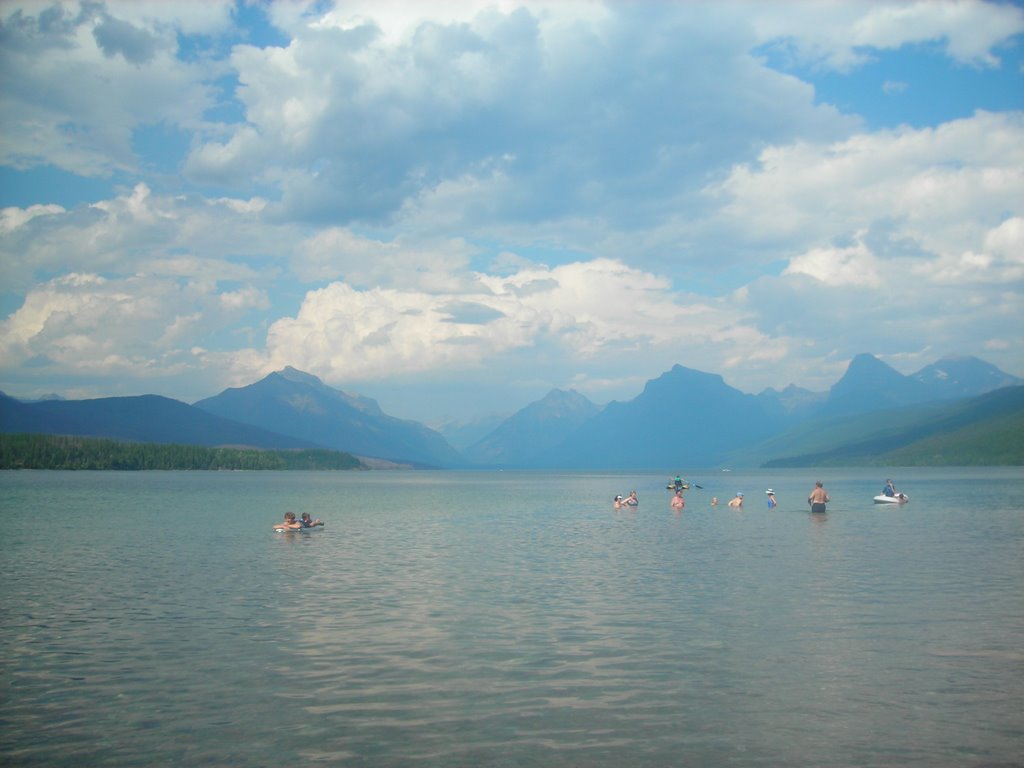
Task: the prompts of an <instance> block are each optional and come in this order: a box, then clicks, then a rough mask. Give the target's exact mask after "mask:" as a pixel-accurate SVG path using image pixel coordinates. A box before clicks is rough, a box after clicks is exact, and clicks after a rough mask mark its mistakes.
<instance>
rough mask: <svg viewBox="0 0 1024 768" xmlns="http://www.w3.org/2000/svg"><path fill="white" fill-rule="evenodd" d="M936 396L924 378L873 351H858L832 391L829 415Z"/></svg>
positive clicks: (827, 408)
mask: <svg viewBox="0 0 1024 768" xmlns="http://www.w3.org/2000/svg"><path fill="white" fill-rule="evenodd" d="M931 399H935V398H934V397H933V396H932V394H931V392H930V391H929V388H928V387H927V386H926V385H925V384H923V383H922V382H920V381H918V380H916V379H913V378H910V377H908V376H904V375H903V374H902V373H900V372H899V371H897V370H896V369H895V368H892V367H890V366H888V365H886V364H885V363H883V362H882V361H881V360H879V359H878V358H877V357H875V356H874V355H868V354H862V355H857V356H856V357H854V358H853V360H851V361H850V365H849V367H847V369H846V373H845V374H843V377H842V378H841V379H840V380H839V381H837V382H836V383H835V384H834V385H833V386H832V389H831V390H830V391H829V395H828V399H827V400H826V401H825V404H824V406H823V408H822V411H821V412H822V413H823V414H827V415H837V414H849V413H866V412H868V411H879V410H883V409H886V408H898V407H901V406H906V405H916V404H919V403H923V402H927V401H928V400H931Z"/></svg>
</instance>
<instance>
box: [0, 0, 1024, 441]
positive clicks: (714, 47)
mask: <svg viewBox="0 0 1024 768" xmlns="http://www.w3.org/2000/svg"><path fill="white" fill-rule="evenodd" d="M0 56H2V60H0V61H2V70H3V72H4V77H3V79H2V80H0V208H2V211H0V323H2V329H0V389H2V390H3V391H5V392H7V393H9V394H12V395H15V396H20V397H34V396H39V395H43V394H46V393H58V394H61V395H63V396H65V397H76V398H77V397H96V396H106V395H130V394H143V393H150V392H155V393H158V394H164V395H167V396H170V397H175V398H178V399H181V400H184V401H186V402H193V401H195V400H198V399H200V398H202V397H207V396H209V395H212V394H215V393H217V392H219V391H221V390H222V389H223V388H225V387H228V386H239V385H244V384H248V383H251V382H253V381H255V380H257V379H258V378H260V377H262V376H263V375H265V374H266V373H268V372H270V371H273V370H279V369H281V368H283V367H284V366H286V365H291V366H294V367H296V368H299V369H301V370H305V371H308V372H310V373H313V374H316V375H317V376H319V377H321V378H322V379H323V380H324V381H325V382H326V383H328V384H330V385H332V386H336V387H338V388H341V389H344V390H346V391H349V392H355V393H359V394H363V395H366V396H369V397H374V398H376V399H378V401H379V402H380V404H381V406H382V407H383V408H384V409H385V410H386V411H387V412H389V413H392V414H394V415H398V416H402V417H407V418H414V419H418V420H421V421H424V422H427V423H431V424H438V423H440V422H442V421H445V420H470V419H473V418H478V417H484V416H487V415H490V414H496V413H510V412H512V411H514V410H517V409H518V408H521V407H523V406H524V405H526V404H528V403H529V402H531V401H533V400H536V399H538V398H539V397H542V396H543V395H544V394H546V393H547V392H548V391H549V390H550V389H552V388H556V387H558V388H564V389H567V388H574V389H577V390H578V391H580V392H582V393H583V394H585V395H587V396H588V397H590V398H591V399H593V400H594V401H595V402H599V403H603V402H607V401H609V400H612V399H619V400H624V399H630V398H632V397H634V396H636V395H637V394H638V393H639V392H640V391H641V389H642V387H643V384H644V382H645V381H647V380H648V379H651V378H654V377H656V376H658V375H660V374H661V373H662V372H664V371H666V370H668V369H669V368H671V367H672V366H673V365H675V364H681V365H684V366H688V367H691V368H697V369H700V370H704V371H711V372H715V373H720V374H721V375H722V376H723V377H724V378H725V380H726V382H728V383H729V384H731V385H733V386H735V387H737V388H739V389H741V390H743V391H746V392H758V391H760V390H762V389H764V388H766V387H775V388H777V389H781V388H783V387H785V386H787V385H789V384H796V385H798V386H801V387H806V388H808V389H812V390H823V389H827V388H828V387H829V386H830V385H831V384H833V383H834V382H835V381H836V380H837V379H838V378H839V377H840V376H841V375H842V373H843V371H844V370H845V368H846V365H847V364H848V362H849V360H850V358H852V357H853V356H854V355H856V354H858V353H861V352H871V353H873V354H876V355H878V356H879V357H880V358H881V359H883V360H885V361H886V362H888V363H889V364H890V365H892V366H893V367H895V368H896V369H897V370H900V371H902V372H904V373H912V372H914V371H916V370H918V369H920V368H921V367H923V366H925V365H927V364H930V363H932V362H934V361H935V360H937V359H939V358H941V357H943V356H947V355H975V356H978V357H981V358H983V359H985V360H988V361H990V362H992V363H994V364H996V365H998V366H999V367H1000V368H1002V369H1003V370H1005V371H1007V372H1010V373H1013V374H1015V375H1018V376H1024V336H1022V332H1021V328H1022V324H1021V322H1020V318H1021V315H1022V312H1021V310H1022V309H1024V307H1022V301H1021V296H1022V294H1021V288H1022V283H1024V8H1022V7H1021V5H1020V4H1013V3H1001V2H969V1H957V2H941V1H939V0H934V1H933V0H927V1H925V2H882V1H879V2H872V3H864V2H860V1H859V0H856V1H853V2H839V1H836V2H829V3H821V2H799V1H796V0H787V1H786V2H734V3H729V2H716V3H712V2H706V3H705V2H667V1H666V2H624V1H622V2H606V3H601V2H586V1H583V0H581V1H580V2H547V3H544V2H541V3H533V2H513V1H511V0H499V1H498V2H470V1H468V0H467V1H466V2H457V3H444V4H430V3H416V2H380V1H377V2H346V3H341V2H339V3H331V2H317V3H302V2H282V3H256V2H244V1H243V2H215V1H214V2H211V1H207V2H201V3H200V2H180V3H171V2H159V1H157V2H145V3H143V2H90V3H77V2H63V3H56V2H16V1H14V0H8V1H6V2H4V3H2V4H0Z"/></svg>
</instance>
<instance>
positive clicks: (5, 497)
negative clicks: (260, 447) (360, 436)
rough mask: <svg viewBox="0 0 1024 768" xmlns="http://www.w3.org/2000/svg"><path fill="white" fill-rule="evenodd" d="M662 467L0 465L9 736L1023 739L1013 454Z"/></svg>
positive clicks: (417, 756) (492, 742) (850, 755)
mask: <svg viewBox="0 0 1024 768" xmlns="http://www.w3.org/2000/svg"><path fill="white" fill-rule="evenodd" d="M819 475H820V477H821V479H822V480H823V481H824V482H825V486H826V488H827V489H828V490H829V492H830V493H831V495H832V497H833V499H834V501H833V502H832V503H831V504H830V505H829V510H828V513H827V514H825V515H811V514H809V512H808V510H807V505H806V503H805V499H806V497H807V493H808V491H809V490H810V489H811V487H812V485H813V482H814V480H815V479H817V478H818V476H819ZM890 475H892V476H893V477H894V479H895V480H896V485H897V487H898V488H900V489H901V490H905V491H906V492H908V493H909V494H910V496H911V502H910V504H909V505H906V506H902V507H896V506H881V505H878V506H876V505H874V504H872V501H871V499H872V496H874V495H875V494H876V493H878V492H879V490H880V489H881V487H882V485H883V483H884V481H885V479H886V477H887V476H890ZM666 478H667V473H658V474H643V473H629V474H627V473H622V474H616V473H601V474H584V473H574V474H556V473H512V472H501V473H493V474H491V473H475V472H362V473H354V472H322V473H271V472H265V473H228V472H221V473H201V472H192V473H178V472H166V473H156V472H139V473H114V472H102V473H86V472H79V473H65V472H4V473H0V519H2V522H3V527H4V542H3V547H2V550H0V551H2V554H0V576H2V579H0V585H2V586H0V619H2V625H0V640H2V648H3V652H2V655H0V665H2V666H0V763H3V764H4V765H8V766H22V765H109V766H150V765H197V766H198V765H210V766H218V765H230V766H299V765H315V764H325V765H346V766H439V767H440V766H444V767H445V768H447V767H449V766H552V767H553V766H616V767H619V768H622V767H627V768H628V767H629V766H771V767H772V768H774V767H775V766H929V768H937V767H942V766H951V767H952V766H957V767H958V768H959V767H960V766H979V767H980V766H1006V765H1019V764H1020V763H1021V760H1022V757H1021V756H1022V754H1024V471H1022V470H1021V468H1010V469H941V470H937V469H928V470H922V469H912V470H910V469H908V470H878V471H873V470H864V469H857V470H823V471H821V472H818V471H808V470H773V471H770V472H769V471H766V470H765V471H756V472H732V473H723V472H708V473H705V474H697V473H694V474H693V475H692V476H691V477H690V479H691V480H693V481H696V482H697V483H700V484H701V485H703V486H704V489H703V490H696V489H694V490H691V491H689V492H687V494H686V500H687V506H686V509H685V511H684V512H683V513H682V514H679V515H677V514H674V513H673V512H672V511H671V509H670V508H669V506H668V501H669V495H670V494H669V492H668V491H666V490H665V481H666ZM769 486H771V487H772V488H774V489H775V490H776V492H777V493H778V497H779V500H780V506H779V508H778V509H776V510H773V511H769V510H768V509H767V507H766V502H765V494H764V491H765V489H766V488H767V487H769ZM633 488H636V489H637V490H638V491H639V495H640V502H641V503H640V506H639V507H638V508H637V509H636V510H635V511H615V510H613V509H612V504H611V500H612V497H613V496H614V495H615V494H616V493H623V494H624V493H627V492H628V491H629V490H631V489H633ZM738 490H739V491H743V492H744V493H745V494H746V508H745V509H744V510H742V511H736V510H732V509H729V508H727V507H725V506H719V507H717V508H714V509H713V508H712V507H711V506H710V499H711V497H712V496H713V495H715V496H718V497H719V498H720V499H721V500H722V502H723V503H724V502H725V501H727V500H728V499H729V498H731V497H732V495H733V494H734V493H735V492H736V491H738ZM287 509H291V510H295V511H296V512H302V511H308V512H310V513H312V514H313V515H314V516H315V517H320V518H323V519H324V520H325V521H326V522H327V525H326V527H325V528H324V529H323V530H322V531H319V532H316V533H300V534H276V533H274V532H273V531H272V530H271V523H272V522H274V521H275V520H279V519H280V517H281V515H282V513H283V511H284V510H287Z"/></svg>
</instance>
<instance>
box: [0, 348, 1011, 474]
mask: <svg viewBox="0 0 1024 768" xmlns="http://www.w3.org/2000/svg"><path fill="white" fill-rule="evenodd" d="M1021 384H1022V380H1021V379H1018V378H1016V377H1014V376H1011V375H1009V374H1006V373H1004V372H1003V371H1000V370H999V369H998V368H996V367H995V366H992V365H991V364H989V363H986V362H984V361H982V360H979V359H977V358H973V357H967V358H946V359H943V360H940V361H938V362H936V363H934V364H932V365H929V366H927V367H925V368H922V369H921V370H920V371H918V372H917V373H915V374H912V375H910V376H904V375H903V374H900V373H899V372H898V371H896V370H895V369H893V368H891V367H890V366H888V365H886V364H885V363H884V362H882V361H881V360H879V359H878V358H876V357H874V356H872V355H868V354H864V355H858V356H857V357H855V358H854V359H853V360H852V361H851V362H850V365H849V367H848V368H847V371H846V373H845V374H844V375H843V376H842V378H841V379H840V380H839V381H837V382H836V384H835V385H833V386H832V387H831V389H830V390H829V391H828V392H811V391H808V390H804V389H801V388H798V387H794V386H790V387H787V388H785V389H784V390H782V391H776V390H773V389H767V390H765V391H763V392H761V393H759V394H757V395H751V394H746V393H743V392H740V391H739V390H737V389H734V388H733V387H730V386H729V385H728V384H726V383H725V381H724V380H723V379H722V377H721V376H718V375H717V374H712V373H705V372H702V371H697V370H693V369H690V368H686V367H683V366H681V365H676V366H674V367H673V368H672V369H671V370H669V371H666V372H665V373H663V374H662V375H661V376H659V377H657V378H655V379H652V380H650V381H648V382H647V384H646V385H645V387H644V389H643V391H642V392H641V393H640V394H639V395H638V396H637V397H635V398H633V399H632V400H629V401H626V402H618V401H613V402H611V403H608V404H607V405H605V406H604V407H601V406H599V405H597V404H595V403H593V402H591V401H590V400H588V399H587V398H586V397H584V396H583V395H581V394H580V393H578V392H575V391H571V390H570V391H562V390H553V391H552V392H550V393H549V394H548V395H546V396H545V397H544V398H542V399H540V400H538V401H536V402H534V403H531V404H530V405H528V406H526V407H525V408H523V409H521V410H520V411H518V412H516V413H515V414H513V415H511V416H510V417H508V418H507V419H504V420H503V421H501V422H500V423H499V424H498V425H497V426H496V427H495V428H494V429H492V430H491V431H490V432H488V433H487V434H486V435H484V436H483V437H477V438H476V439H475V441H474V442H472V443H471V444H469V445H465V446H461V447H462V450H461V451H459V450H456V449H455V448H454V447H453V446H452V445H451V444H450V443H449V441H448V440H446V438H445V436H444V435H443V434H442V433H441V432H439V431H436V430H433V429H430V428H429V427H427V426H425V425H423V424H420V423H419V422H416V421H410V420H404V419H398V418H395V417H393V416H389V415H388V414H386V413H384V412H383V411H382V410H381V408H380V406H379V405H378V404H377V402H376V401H374V400H372V399H370V398H367V397H363V396H360V395H355V394H349V393H346V392H343V391H341V390H338V389H334V388H332V387H330V386H327V385H326V384H324V383H323V382H322V381H321V380H320V379H318V378H317V377H316V376H313V375H311V374H308V373H304V372H302V371H298V370H296V369H294V368H291V367H287V368H285V369H283V370H281V371H277V372H275V373H271V374H270V375H268V376H266V377H265V378H263V379H261V380H260V381H257V382H255V383H253V384H250V385H248V386H245V387H239V388H232V389H227V390H224V391H223V392H221V393H220V394H218V395H215V396H213V397H209V398H205V399H203V400H200V401H198V402H196V403H194V404H193V405H188V404H186V403H182V402H180V401H176V400H171V399H169V398H165V397H160V396H158V395H144V396H141V397H114V398H99V399H95V400H77V401H76V400H44V401H37V402H21V401H19V400H16V399H14V398H11V397H8V396H6V395H3V394H2V393H0V432H8V433H11V432H29V433H50V434H75V435H88V436H96V437H110V438H115V439H121V440H131V441H138V442H156V443H184V444H196V445H207V446H216V445H233V446H250V447H257V448H288V449H298V448H314V447H316V448H330V449H334V450H340V451H345V452H348V453H353V454H356V455H358V456H361V457H364V458H369V459H379V460H384V461H387V462H391V463H399V464H402V465H407V466H418V467H472V466H488V467H524V468H566V469H583V468H593V469H607V468H622V469H630V468H649V469H666V470H670V471H675V470H674V468H681V467H712V466H725V465H732V466H757V465H761V464H765V463H768V462H783V463H784V464H787V465H797V464H804V465H807V464H820V463H832V462H847V463H850V462H852V463H856V462H858V461H866V460H870V459H873V458H877V457H879V456H883V455H887V454H888V453H891V452H893V451H897V452H898V451H902V452H903V453H902V454H900V455H902V456H903V457H904V458H903V460H904V461H911V460H912V454H913V452H914V451H915V450H918V449H915V446H917V445H918V444H921V445H925V444H927V445H928V446H929V448H928V450H930V451H932V454H929V455H932V456H934V457H939V456H941V457H942V458H936V459H935V461H937V462H938V463H943V462H945V463H971V462H969V461H966V460H964V458H963V456H961V457H960V458H959V459H958V458H957V450H958V448H957V445H959V444H961V443H964V444H966V443H970V444H971V445H973V446H974V447H973V448H972V449H971V451H972V453H971V456H973V457H975V458H977V457H979V456H980V457H984V456H988V455H992V450H994V449H995V447H997V446H998V447H1000V450H1001V451H1002V452H1001V453H999V454H997V455H998V456H1000V457H1002V458H1000V459H999V462H1000V463H1021V462H1024V445H1020V442H1021V439H1022V438H1021V437H1019V435H1021V434H1024V431H1021V430H1018V431H1016V432H1015V431H1014V430H1012V429H1008V428H1007V425H1012V424H1016V423H1018V421H1020V419H1021V413H1022V412H1024V402H1022V401H1021V394H1020V393H1022V392H1024V387H1022V386H1021ZM445 429H446V432H447V433H448V434H453V432H451V430H457V429H458V427H457V426H455V425H449V426H448V427H446V428H445ZM901 429H902V431H900V430H901ZM979 430H980V431H979ZM471 433H472V431H467V432H466V433H465V434H471ZM477 434H478V433H477ZM951 441H952V442H951ZM957 441H960V442H959V443H958V442H957ZM972 441H973V442H972ZM986 446H990V447H991V449H988V448H986ZM920 450H923V448H922V449H920ZM907 451H910V453H909V454H908V453H907ZM1014 457H1016V458H1014ZM979 460H983V459H979ZM993 460H995V459H993Z"/></svg>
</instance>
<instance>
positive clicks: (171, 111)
mask: <svg viewBox="0 0 1024 768" xmlns="http://www.w3.org/2000/svg"><path fill="white" fill-rule="evenodd" d="M191 6H195V8H191ZM44 12H45V14H48V15H46V17H45V20H44ZM0 14H2V15H3V16H2V23H3V26H4V32H5V34H4V36H3V40H2V43H0V65H2V67H3V69H4V71H5V72H7V73H17V80H16V87H5V88H3V89H2V90H0V136H2V137H3V141H2V142H0V162H2V163H4V164H5V165H8V166H12V167H16V168H30V167H32V166H34V165H39V164H51V165H54V166H56V167H58V168H61V169H64V170H68V171H71V172H73V173H77V174H81V175H84V176H97V175H106V174H109V173H111V172H113V171H115V170H135V169H137V165H136V159H135V153H134V150H133V146H132V140H133V136H134V131H135V130H136V129H138V128H140V127H143V126H147V125H157V124H160V123H162V122H166V123H167V124H170V125H173V126H182V127H186V128H191V129H194V128H198V127H200V126H202V125H203V124H204V121H203V119H202V114H203V111H204V110H205V109H207V108H208V107H210V106H212V105H213V104H214V103H215V98H214V91H213V89H212V88H210V87H209V86H207V85H206V84H205V83H204V80H205V79H207V78H209V77H212V73H211V70H210V69H209V67H208V65H207V64H205V63H203V62H194V63H189V62H184V61H181V60H180V59H178V58H177V57H176V56H175V53H176V51H177V39H176V34H177V32H178V31H179V30H180V31H186V32H188V31H195V32H213V31H216V30H219V29H222V28H226V25H227V23H228V21H229V19H230V5H228V4H226V3H224V2H215V3H204V4H202V6H200V5H198V4H193V3H189V4H172V3H155V2H154V3H134V2H133V3H128V2H124V3H107V4H93V3H81V4H79V3H74V2H65V3H58V4H53V5H52V6H51V5H49V4H47V5H43V4H35V3H13V2H11V3H4V4H3V6H2V7H0ZM101 42H102V44H103V46H102V47H101ZM41 54H43V55H41ZM112 83H116V87H112V85H111V84H112ZM12 85H13V84H12ZM43 95H44V96H45V97H41V96H43Z"/></svg>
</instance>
